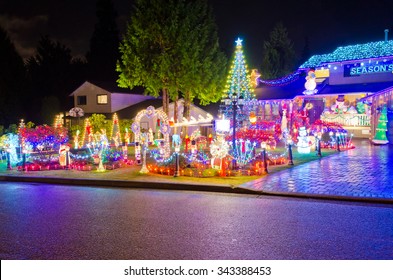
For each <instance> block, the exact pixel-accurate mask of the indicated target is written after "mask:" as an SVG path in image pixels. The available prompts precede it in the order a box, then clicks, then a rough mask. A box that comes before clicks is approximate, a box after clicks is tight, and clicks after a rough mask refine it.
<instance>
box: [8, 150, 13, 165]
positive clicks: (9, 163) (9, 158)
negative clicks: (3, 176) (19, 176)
mask: <svg viewBox="0 0 393 280" xmlns="http://www.w3.org/2000/svg"><path fill="white" fill-rule="evenodd" d="M11 169H12V168H11V156H10V151H9V149H7V170H11Z"/></svg>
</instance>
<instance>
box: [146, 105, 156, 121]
mask: <svg viewBox="0 0 393 280" xmlns="http://www.w3.org/2000/svg"><path fill="white" fill-rule="evenodd" d="M155 114H156V109H155V108H154V107H153V106H149V107H147V108H146V116H148V117H149V118H151V117H152V116H154V115H155Z"/></svg>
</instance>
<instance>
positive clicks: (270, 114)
mask: <svg viewBox="0 0 393 280" xmlns="http://www.w3.org/2000/svg"><path fill="white" fill-rule="evenodd" d="M255 94H256V97H257V102H258V105H259V106H258V108H257V109H256V110H257V113H258V114H257V115H258V116H259V117H260V118H263V119H275V118H276V119H278V118H280V116H281V115H282V109H283V108H284V107H285V108H288V110H289V112H299V111H302V112H303V111H304V112H305V114H306V115H307V118H308V119H309V121H310V123H313V122H314V121H315V120H318V119H321V120H323V121H326V122H332V123H339V124H341V125H342V126H343V127H344V128H345V129H347V130H348V131H349V132H351V133H353V134H354V136H357V137H364V138H372V137H373V136H374V134H375V131H376V120H378V117H379V116H378V114H379V108H380V107H381V105H383V104H385V105H387V106H388V110H391V109H393V108H392V106H393V102H392V99H393V98H392V94H393V40H391V41H388V40H385V41H378V42H370V43H365V44H357V45H349V46H343V47H338V48H337V49H336V50H334V51H333V52H332V53H328V54H323V55H314V56H312V57H311V58H310V59H309V60H308V61H306V62H305V63H303V65H301V66H300V67H299V69H298V70H297V71H296V72H294V73H292V74H290V75H288V76H286V77H283V78H279V79H277V80H270V81H269V80H260V83H259V85H258V87H257V88H256V90H255ZM362 100H368V102H365V103H363V102H362ZM362 103H363V104H365V105H364V106H363V104H362ZM389 127H392V129H393V126H392V125H390V126H389ZM390 134H392V135H393V132H390Z"/></svg>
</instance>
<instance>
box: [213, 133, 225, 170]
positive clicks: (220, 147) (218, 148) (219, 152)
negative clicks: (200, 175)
mask: <svg viewBox="0 0 393 280" xmlns="http://www.w3.org/2000/svg"><path fill="white" fill-rule="evenodd" d="M228 152H229V145H228V142H227V141H225V138H224V136H223V135H217V138H216V139H215V140H214V141H213V143H211V145H210V154H211V155H212V159H211V166H212V168H216V169H219V170H222V160H223V159H224V158H225V157H226V156H227V155H228ZM217 161H218V163H217Z"/></svg>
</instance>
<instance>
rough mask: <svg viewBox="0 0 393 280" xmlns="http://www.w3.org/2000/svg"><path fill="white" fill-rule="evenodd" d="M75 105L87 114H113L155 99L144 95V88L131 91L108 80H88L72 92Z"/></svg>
mask: <svg viewBox="0 0 393 280" xmlns="http://www.w3.org/2000/svg"><path fill="white" fill-rule="evenodd" d="M70 96H71V97H73V99H74V107H79V108H81V109H82V110H83V112H84V113H85V114H93V113H97V114H113V113H115V112H118V111H120V110H122V109H124V108H127V107H129V106H132V105H135V104H137V103H140V102H142V101H145V100H154V99H156V98H154V97H152V96H146V95H143V92H142V90H139V92H137V93H131V92H130V90H129V89H122V88H119V87H117V86H116V85H115V84H112V83H108V82H91V81H86V82H84V83H83V84H82V85H81V86H80V87H78V88H77V89H76V90H74V91H73V92H72V93H71V94H70Z"/></svg>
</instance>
